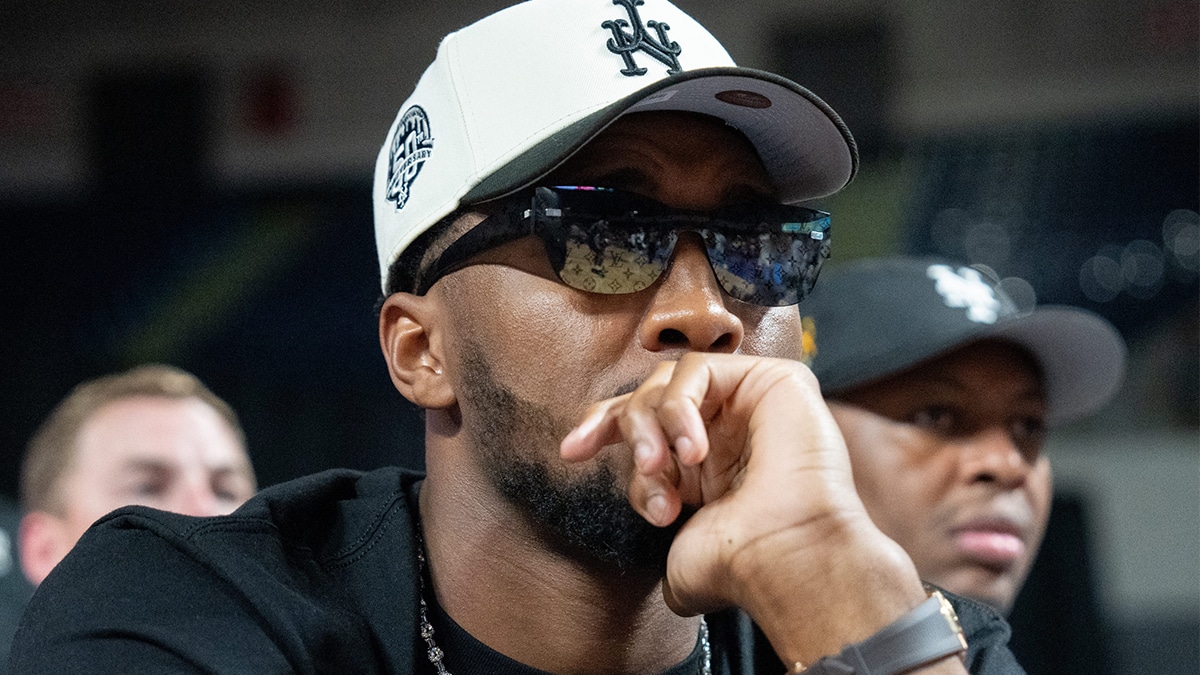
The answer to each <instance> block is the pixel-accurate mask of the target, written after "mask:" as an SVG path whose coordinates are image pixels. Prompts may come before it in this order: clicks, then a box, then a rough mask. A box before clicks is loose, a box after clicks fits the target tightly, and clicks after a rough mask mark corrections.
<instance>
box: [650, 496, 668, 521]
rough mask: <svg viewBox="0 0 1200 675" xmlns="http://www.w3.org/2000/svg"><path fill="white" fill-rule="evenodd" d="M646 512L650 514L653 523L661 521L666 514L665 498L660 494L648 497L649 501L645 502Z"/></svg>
mask: <svg viewBox="0 0 1200 675" xmlns="http://www.w3.org/2000/svg"><path fill="white" fill-rule="evenodd" d="M646 513H649V514H650V519H651V520H652V521H654V523H655V524H660V523H662V522H663V518H665V517H666V515H667V498H666V497H665V496H663V495H661V494H659V495H654V496H652V497H650V501H648V502H646Z"/></svg>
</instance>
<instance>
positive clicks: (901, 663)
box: [789, 587, 967, 675]
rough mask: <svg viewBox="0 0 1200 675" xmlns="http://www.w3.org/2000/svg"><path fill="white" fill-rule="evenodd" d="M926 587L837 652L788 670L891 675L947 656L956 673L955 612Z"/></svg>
mask: <svg viewBox="0 0 1200 675" xmlns="http://www.w3.org/2000/svg"><path fill="white" fill-rule="evenodd" d="M927 588H928V587H927ZM928 590H929V598H928V599H927V600H926V601H924V602H922V603H921V604H920V605H918V606H917V607H916V608H914V609H913V610H911V611H909V612H908V613H906V614H905V615H903V616H901V617H900V618H898V619H896V620H895V621H893V622H892V623H889V624H888V625H887V626H884V627H883V628H882V629H881V630H880V631H878V632H877V633H875V634H874V635H872V636H870V637H868V638H867V639H865V640H863V641H861V642H858V643H854V644H850V645H847V646H846V647H845V648H843V649H842V651H841V652H839V653H838V654H836V655H832V656H826V657H823V658H821V659H819V660H818V661H817V662H815V663H813V664H812V665H811V666H808V667H805V666H804V665H803V663H802V662H796V663H795V664H794V665H793V667H792V669H791V670H790V671H789V674H790V675H800V674H801V673H804V674H807V675H897V674H899V673H908V672H911V671H913V670H915V669H919V668H922V667H925V666H934V665H935V664H939V663H941V662H950V661H951V659H953V662H954V663H953V664H950V663H947V665H954V666H956V667H955V670H956V671H958V672H961V670H962V668H961V666H962V663H963V661H964V659H965V657H966V653H967V640H966V638H965V637H964V636H963V631H962V627H961V625H960V624H959V622H958V615H957V614H956V613H955V611H954V608H953V607H952V606H951V605H950V602H949V601H948V600H947V599H946V598H945V596H943V595H942V593H941V592H940V591H938V590H936V589H933V588H928ZM939 672H940V671H939ZM947 672H949V671H947Z"/></svg>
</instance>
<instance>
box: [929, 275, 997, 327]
mask: <svg viewBox="0 0 1200 675" xmlns="http://www.w3.org/2000/svg"><path fill="white" fill-rule="evenodd" d="M925 274H926V276H928V277H929V278H930V279H933V280H934V282H936V283H935V285H934V288H936V289H937V292H938V295H940V296H942V300H944V301H945V303H946V306H947V307H965V308H966V309H967V318H968V319H970V320H972V321H974V322H975V323H987V324H992V323H996V320H997V319H999V318H1000V309H1001V303H1000V300H999V299H998V298H996V292H995V291H994V290H992V287H991V286H989V285H988V284H987V282H985V281H984V280H983V275H981V274H980V273H979V271H978V270H974V269H971V268H970V267H960V268H958V271H957V272H956V271H954V270H953V269H951V268H950V266H949V265H930V266H929V269H927V270H925Z"/></svg>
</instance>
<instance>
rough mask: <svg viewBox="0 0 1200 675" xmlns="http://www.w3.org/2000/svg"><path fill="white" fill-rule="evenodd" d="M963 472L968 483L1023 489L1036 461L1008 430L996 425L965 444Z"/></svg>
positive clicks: (980, 431)
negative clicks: (1023, 449) (992, 484)
mask: <svg viewBox="0 0 1200 675" xmlns="http://www.w3.org/2000/svg"><path fill="white" fill-rule="evenodd" d="M961 443H962V460H961V461H962V472H963V477H964V479H965V480H966V482H969V483H978V482H984V483H997V484H998V485H1001V486H1002V487H1005V488H1009V489H1011V488H1015V487H1020V485H1021V484H1023V483H1024V482H1025V480H1026V479H1028V478H1029V473H1030V472H1031V471H1032V470H1033V463H1034V462H1035V461H1036V459H1037V458H1036V457H1029V456H1027V454H1026V453H1024V452H1022V450H1021V448H1020V447H1019V446H1018V445H1017V443H1016V441H1014V440H1013V437H1012V434H1010V433H1009V432H1008V430H1007V429H1004V428H1003V427H1001V426H999V425H996V426H990V427H987V428H985V429H981V430H979V431H978V432H977V433H975V434H974V435H972V436H970V437H968V438H965V439H963V440H962V442H961Z"/></svg>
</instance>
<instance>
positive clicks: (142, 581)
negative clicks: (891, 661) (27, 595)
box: [14, 469, 420, 673]
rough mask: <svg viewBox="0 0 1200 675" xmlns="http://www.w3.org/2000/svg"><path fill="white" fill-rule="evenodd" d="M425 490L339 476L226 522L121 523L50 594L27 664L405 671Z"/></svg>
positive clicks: (396, 481)
mask: <svg viewBox="0 0 1200 675" xmlns="http://www.w3.org/2000/svg"><path fill="white" fill-rule="evenodd" d="M418 480H420V476H419V475H417V474H413V473H409V472H404V471H401V470H399V469H381V470H378V471H372V472H370V473H362V472H357V471H328V472H324V473H321V474H316V475H313V476H308V477H305V478H301V479H298V480H294V481H289V482H287V483H281V484H279V485H276V486H272V487H270V488H267V489H265V490H263V491H262V492H261V493H260V494H259V495H257V496H256V497H254V498H253V499H251V500H250V501H249V502H247V503H246V504H245V505H244V506H243V507H242V508H240V509H238V510H237V511H235V512H234V513H232V514H230V515H228V516H220V517H215V518H194V517H188V516H180V515H177V514H171V513H167V512H164V511H157V510H154V509H148V508H144V507H132V508H125V509H121V510H118V511H115V512H113V513H112V514H110V515H108V516H106V517H105V518H103V519H101V520H100V521H98V522H97V523H96V524H95V525H93V526H92V528H91V529H89V530H88V532H87V534H85V535H84V537H83V539H81V540H80V541H79V544H78V545H77V546H76V547H75V549H74V550H72V551H71V553H70V554H69V555H68V556H67V557H66V558H65V559H64V560H63V561H62V563H60V564H59V565H58V567H56V568H55V569H54V571H53V572H51V574H50V576H49V577H47V579H46V581H45V582H44V583H43V584H42V586H41V587H40V588H39V589H38V591H37V593H36V594H35V595H34V597H33V600H32V602H31V603H30V606H29V611H28V612H26V614H25V618H24V620H23V622H22V626H21V628H20V629H19V630H18V633H17V640H16V643H15V648H14V654H15V656H14V662H15V663H17V664H20V666H21V667H22V668H23V669H22V670H21V672H31V673H52V672H53V673H58V672H73V671H74V670H76V668H75V667H74V666H77V665H78V664H80V663H85V662H86V663H95V664H99V665H98V666H97V667H96V668H95V671H96V672H100V671H104V672H130V671H131V670H136V671H137V672H179V671H181V670H185V669H187V668H184V665H183V664H191V665H192V666H194V665H195V664H201V663H202V664H206V666H208V667H210V668H211V670H212V671H213V672H291V671H292V670H295V666H296V664H309V665H310V666H311V668H310V669H309V670H307V671H306V672H351V671H353V672H377V671H380V670H381V668H380V667H379V664H381V663H392V664H402V665H401V669H400V670H398V671H397V672H405V668H407V667H408V664H411V663H413V655H414V654H415V652H413V650H412V636H413V635H415V634H416V633H415V631H416V630H417V629H416V616H417V606H418V602H419V598H418V588H419V576H418V575H419V572H418V569H419V568H418V565H417V553H416V551H415V550H414V548H415V539H414V535H413V518H414V515H415V514H414V513H413V511H412V509H411V508H410V506H409V504H410V503H412V502H410V499H412V498H413V497H415V494H416V490H415V486H416V483H417V481H418ZM384 633H386V634H387V636H384ZM396 635H399V636H403V639H396V638H395V636H396ZM114 636H121V639H114ZM131 663H137V664H138V666H137V667H136V668H131V667H130V665H129V664H131ZM409 672H411V670H410V671H409Z"/></svg>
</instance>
